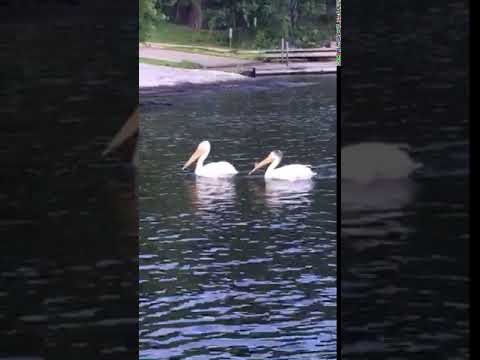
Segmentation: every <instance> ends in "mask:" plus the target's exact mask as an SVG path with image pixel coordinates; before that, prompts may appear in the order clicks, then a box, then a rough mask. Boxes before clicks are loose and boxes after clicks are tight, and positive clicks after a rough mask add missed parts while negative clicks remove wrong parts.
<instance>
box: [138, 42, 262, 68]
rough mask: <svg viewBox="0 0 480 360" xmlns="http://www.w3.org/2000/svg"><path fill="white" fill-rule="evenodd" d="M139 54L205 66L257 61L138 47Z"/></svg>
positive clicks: (215, 66)
mask: <svg viewBox="0 0 480 360" xmlns="http://www.w3.org/2000/svg"><path fill="white" fill-rule="evenodd" d="M139 56H140V57H144V58H149V59H157V60H168V61H176V62H181V61H190V62H193V63H196V64H199V65H201V66H203V67H205V68H207V69H208V68H223V67H236V66H246V65H248V64H255V63H257V62H255V61H252V60H244V59H237V58H231V57H223V56H211V55H204V54H195V53H188V52H183V51H175V50H167V49H159V48H151V47H140V48H139Z"/></svg>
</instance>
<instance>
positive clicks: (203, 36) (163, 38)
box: [148, 22, 228, 46]
mask: <svg viewBox="0 0 480 360" xmlns="http://www.w3.org/2000/svg"><path fill="white" fill-rule="evenodd" d="M222 37H223V38H224V39H222ZM148 41H151V42H162V43H163V42H164V43H173V44H179V45H206V46H225V45H227V46H228V34H227V32H224V33H222V32H219V31H209V30H199V31H192V30H191V29H190V28H189V27H188V26H182V25H176V24H171V23H166V22H161V23H159V24H157V26H156V27H155V29H154V31H153V32H152V34H151V35H150V38H149V40H148Z"/></svg>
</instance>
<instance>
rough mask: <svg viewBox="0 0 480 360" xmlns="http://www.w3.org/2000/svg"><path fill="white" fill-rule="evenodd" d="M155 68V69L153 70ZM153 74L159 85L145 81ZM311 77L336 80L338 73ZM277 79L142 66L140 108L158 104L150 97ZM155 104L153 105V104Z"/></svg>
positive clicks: (252, 84)
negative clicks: (146, 70)
mask: <svg viewBox="0 0 480 360" xmlns="http://www.w3.org/2000/svg"><path fill="white" fill-rule="evenodd" d="M144 66H148V67H149V68H150V70H152V71H153V72H148V73H147V72H142V67H144ZM152 67H153V69H151V68H152ZM192 71H193V72H195V73H196V76H197V77H196V78H195V79H193V78H191V77H190V75H191V74H192ZM152 74H153V75H154V76H158V77H159V78H157V80H159V81H155V80H153V81H146V78H147V77H148V76H151V75H152ZM212 75H214V76H212ZM285 76H288V77H290V76H291V77H292V78H294V77H295V78H298V76H292V75H285ZM304 76H309V75H302V77H304ZM310 76H314V77H317V76H322V77H323V76H336V73H335V74H327V73H326V74H324V75H310ZM282 77H283V76H282ZM260 79H261V81H260V82H259V81H258V80H260ZM275 79H278V76H262V77H259V78H252V77H249V76H244V75H240V74H235V73H230V72H223V71H218V70H204V69H194V70H192V69H181V68H169V67H166V66H157V65H150V64H142V63H141V64H139V92H140V94H139V95H140V105H148V104H152V105H153V104H155V103H156V101H154V100H151V97H156V96H158V95H166V96H169V95H180V94H185V95H188V94H192V93H197V92H200V91H209V90H219V89H221V88H223V89H229V88H236V87H239V86H253V87H264V86H265V84H266V82H267V83H269V82H271V81H274V80H275ZM142 80H143V81H142ZM147 80H148V79H147ZM192 80H194V81H192ZM283 80H284V79H283ZM283 80H282V81H283ZM142 82H143V84H142ZM150 84H151V85H150ZM142 85H143V86H142ZM147 85H150V86H147ZM267 86H268V85H267ZM142 99H143V101H142ZM152 101H154V102H153V103H152ZM164 105H168V104H164Z"/></svg>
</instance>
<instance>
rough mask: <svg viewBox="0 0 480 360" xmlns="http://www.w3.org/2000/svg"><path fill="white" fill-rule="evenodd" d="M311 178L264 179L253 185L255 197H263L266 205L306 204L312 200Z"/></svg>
mask: <svg viewBox="0 0 480 360" xmlns="http://www.w3.org/2000/svg"><path fill="white" fill-rule="evenodd" d="M313 187H314V182H313V181H312V180H300V181H294V182H292V181H285V180H271V179H269V180H266V181H265V183H264V184H262V185H258V186H256V187H254V189H255V190H254V191H255V193H256V198H258V199H262V198H263V199H264V201H265V204H266V205H267V206H273V207H278V206H307V205H310V204H311V202H312V199H311V196H310V195H311V193H312V190H313Z"/></svg>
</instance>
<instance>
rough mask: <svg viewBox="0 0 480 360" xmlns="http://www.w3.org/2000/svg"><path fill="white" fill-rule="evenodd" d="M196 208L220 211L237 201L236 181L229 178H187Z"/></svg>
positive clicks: (187, 184) (188, 187)
mask: <svg viewBox="0 0 480 360" xmlns="http://www.w3.org/2000/svg"><path fill="white" fill-rule="evenodd" d="M186 186H187V189H188V191H189V193H190V195H191V201H192V205H193V207H194V208H196V209H198V210H208V211H210V210H211V211H218V210H221V209H224V208H225V207H227V206H229V205H231V204H233V203H234V201H235V182H234V181H233V179H229V178H206V177H196V178H195V179H194V180H186Z"/></svg>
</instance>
